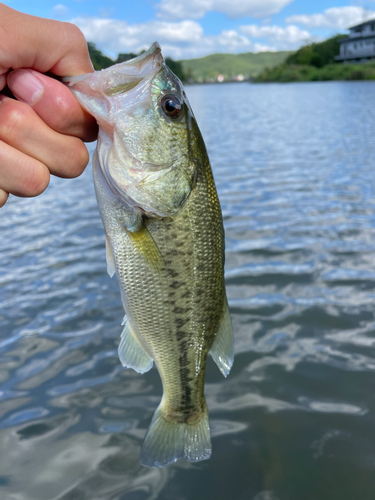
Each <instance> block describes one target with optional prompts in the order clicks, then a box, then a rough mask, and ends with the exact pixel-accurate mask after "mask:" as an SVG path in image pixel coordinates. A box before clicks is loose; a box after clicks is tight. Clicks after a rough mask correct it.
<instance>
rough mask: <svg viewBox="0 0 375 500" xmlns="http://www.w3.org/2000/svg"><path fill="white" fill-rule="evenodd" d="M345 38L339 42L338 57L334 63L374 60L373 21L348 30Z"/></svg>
mask: <svg viewBox="0 0 375 500" xmlns="http://www.w3.org/2000/svg"><path fill="white" fill-rule="evenodd" d="M349 30H350V33H349V35H348V36H347V37H345V38H343V39H342V40H340V42H339V43H340V44H341V45H340V55H339V56H336V57H335V59H336V61H342V62H344V63H345V62H352V63H354V62H365V61H368V60H369V59H375V19H371V20H370V21H365V22H363V23H361V24H357V25H356V26H352V27H351V28H349Z"/></svg>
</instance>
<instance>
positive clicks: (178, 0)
mask: <svg viewBox="0 0 375 500" xmlns="http://www.w3.org/2000/svg"><path fill="white" fill-rule="evenodd" d="M4 3H5V4H6V5H9V6H10V7H13V8H14V9H17V10H19V11H21V12H25V13H28V14H32V15H36V16H41V17H49V18H54V19H58V20H61V21H70V22H73V23H75V24H77V25H78V26H79V27H80V28H81V30H82V31H83V33H84V35H85V36H86V39H87V40H88V41H93V42H95V43H96V45H97V47H98V48H99V49H101V50H102V51H103V52H104V53H106V54H107V55H109V56H112V57H113V56H116V55H117V54H118V53H119V52H139V51H140V50H142V49H144V48H147V47H148V46H149V45H150V44H151V43H152V42H153V41H155V40H157V41H158V42H159V43H160V44H161V46H162V49H163V52H164V55H170V56H171V57H173V58H175V59H186V58H191V57H202V56H205V55H207V54H211V53H215V52H233V53H238V52H249V51H251V52H259V51H266V50H294V49H296V48H298V47H300V46H301V45H303V44H305V43H307V42H309V41H313V40H321V39H324V38H327V37H328V36H331V35H333V34H335V33H346V32H347V31H346V29H347V28H348V26H352V25H353V24H357V23H359V22H362V21H363V20H365V19H370V18H374V17H375V0H367V1H364V0H355V1H353V2H345V1H343V0H341V1H340V0H329V1H325V0H314V1H313V2H312V1H311V0H137V1H135V0H134V1H133V0H125V1H124V0H61V3H59V2H58V1H56V0H55V1H50V0H38V1H37V2H30V0H27V1H26V0H14V1H5V2H4Z"/></svg>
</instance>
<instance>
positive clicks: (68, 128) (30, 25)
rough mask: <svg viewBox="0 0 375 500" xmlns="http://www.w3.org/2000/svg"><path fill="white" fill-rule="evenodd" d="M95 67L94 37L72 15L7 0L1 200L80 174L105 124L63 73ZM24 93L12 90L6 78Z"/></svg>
mask: <svg viewBox="0 0 375 500" xmlns="http://www.w3.org/2000/svg"><path fill="white" fill-rule="evenodd" d="M91 71H93V67H92V64H91V61H90V57H89V54H88V50H87V43H86V40H85V38H84V36H83V34H82V33H81V31H80V30H79V29H78V28H77V27H76V26H74V25H73V24H69V23H62V22H59V21H54V20H51V19H42V18H38V17H34V16H29V15H27V14H22V13H20V12H17V11H15V10H13V9H11V8H9V7H7V6H5V5H4V4H0V207H2V206H3V205H4V204H5V202H6V201H7V199H8V195H9V193H12V194H14V195H16V196H37V195H39V194H40V193H42V192H43V191H44V190H45V189H46V187H47V186H48V184H49V180H50V174H53V175H57V176H59V177H77V176H79V175H80V174H81V173H82V172H83V170H84V169H85V167H86V165H87V163H88V161H89V154H88V151H87V149H86V146H85V145H84V143H83V141H86V142H89V141H93V140H95V139H96V135H97V125H96V122H95V120H94V118H93V117H92V116H90V115H89V114H88V113H86V111H84V110H83V109H82V108H81V106H80V105H79V104H78V102H77V101H76V99H75V98H74V96H73V94H72V92H71V91H70V90H69V89H68V88H67V87H66V86H65V85H64V84H63V83H61V82H60V81H58V80H57V79H55V78H52V77H51V76H47V75H45V74H44V73H47V72H48V73H49V74H50V75H56V76H58V77H64V76H75V75H82V74H85V73H89V72H91ZM7 85H8V87H9V89H10V90H11V92H12V93H13V95H14V96H15V97H16V99H17V100H15V99H11V98H10V97H7V96H6V95H5V94H4V92H1V91H4V90H5V89H6V86H7Z"/></svg>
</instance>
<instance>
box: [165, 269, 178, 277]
mask: <svg viewBox="0 0 375 500" xmlns="http://www.w3.org/2000/svg"><path fill="white" fill-rule="evenodd" d="M167 272H168V274H169V276H170V277H171V278H177V276H178V272H177V271H175V270H174V269H167Z"/></svg>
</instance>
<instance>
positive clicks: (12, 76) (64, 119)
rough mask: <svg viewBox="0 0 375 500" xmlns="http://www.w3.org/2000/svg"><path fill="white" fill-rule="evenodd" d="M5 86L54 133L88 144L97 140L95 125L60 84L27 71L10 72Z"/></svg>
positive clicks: (34, 72) (71, 94) (35, 72)
mask: <svg viewBox="0 0 375 500" xmlns="http://www.w3.org/2000/svg"><path fill="white" fill-rule="evenodd" d="M8 87H9V88H10V90H11V91H12V93H13V95H14V96H15V97H16V98H17V99H18V100H19V101H22V102H24V103H26V104H28V105H29V106H31V107H32V108H33V110H34V111H35V112H36V114H37V115H38V116H39V117H40V118H41V119H42V120H43V121H44V122H45V123H46V124H47V125H48V126H49V127H50V128H51V129H53V130H55V131H56V132H59V133H61V134H64V135H72V136H75V137H79V138H80V139H82V140H83V141H86V142H89V141H93V140H95V139H96V136H97V125H96V122H95V119H94V118H93V117H92V116H91V115H89V114H88V113H87V112H86V111H85V110H84V109H83V108H81V106H80V105H79V104H78V101H77V100H76V98H75V97H74V95H73V93H72V92H71V91H70V89H69V88H67V87H66V86H65V85H64V84H63V83H61V82H60V81H58V80H56V79H54V78H51V77H49V76H47V75H43V74H42V73H39V72H38V71H34V70H30V69H19V70H15V71H12V72H10V73H9V75H8Z"/></svg>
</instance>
